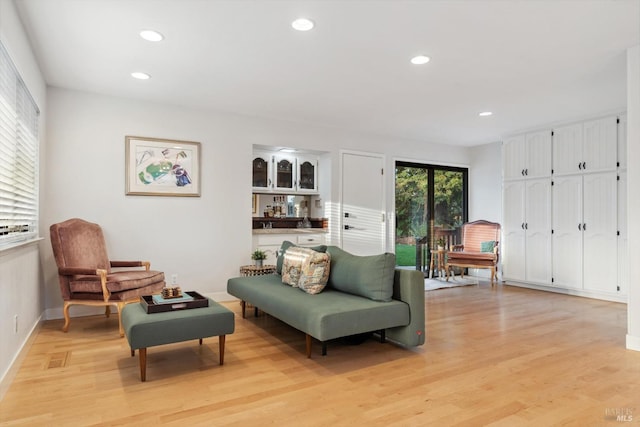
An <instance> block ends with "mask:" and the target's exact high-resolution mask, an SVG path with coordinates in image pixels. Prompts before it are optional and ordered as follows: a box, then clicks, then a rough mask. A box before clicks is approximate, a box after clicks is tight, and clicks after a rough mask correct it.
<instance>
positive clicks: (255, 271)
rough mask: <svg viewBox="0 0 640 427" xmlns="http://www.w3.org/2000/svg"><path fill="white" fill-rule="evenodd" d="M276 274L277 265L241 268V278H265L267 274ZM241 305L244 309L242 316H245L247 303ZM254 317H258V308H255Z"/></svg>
mask: <svg viewBox="0 0 640 427" xmlns="http://www.w3.org/2000/svg"><path fill="white" fill-rule="evenodd" d="M275 273H276V266H275V265H263V266H260V267H258V266H257V265H243V266H241V267H240V276H242V277H247V276H264V275H267V274H275ZM240 305H242V306H243V308H242V314H243V315H244V310H245V308H244V305H245V302H244V301H240ZM253 315H254V316H256V317H257V316H258V307H253Z"/></svg>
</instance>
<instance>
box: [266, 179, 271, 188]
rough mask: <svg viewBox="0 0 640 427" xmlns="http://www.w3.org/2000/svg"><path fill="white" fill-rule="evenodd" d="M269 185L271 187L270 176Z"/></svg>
mask: <svg viewBox="0 0 640 427" xmlns="http://www.w3.org/2000/svg"><path fill="white" fill-rule="evenodd" d="M267 187H271V178H269V185H267Z"/></svg>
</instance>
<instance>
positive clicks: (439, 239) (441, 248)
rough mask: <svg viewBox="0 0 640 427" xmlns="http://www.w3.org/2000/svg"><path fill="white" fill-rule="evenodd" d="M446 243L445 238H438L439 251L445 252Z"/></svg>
mask: <svg viewBox="0 0 640 427" xmlns="http://www.w3.org/2000/svg"><path fill="white" fill-rule="evenodd" d="M445 243H446V241H445V240H444V237H438V239H437V240H436V246H437V247H438V250H439V251H443V250H444V245H445Z"/></svg>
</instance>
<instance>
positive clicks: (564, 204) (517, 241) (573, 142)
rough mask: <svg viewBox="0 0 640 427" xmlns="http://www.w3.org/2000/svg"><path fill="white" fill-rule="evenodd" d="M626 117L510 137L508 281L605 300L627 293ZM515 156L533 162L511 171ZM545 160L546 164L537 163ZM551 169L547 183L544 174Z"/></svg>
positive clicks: (506, 204)
mask: <svg viewBox="0 0 640 427" xmlns="http://www.w3.org/2000/svg"><path fill="white" fill-rule="evenodd" d="M621 119H622V120H618V117H614V116H612V117H605V118H601V119H597V120H589V121H584V122H580V123H574V124H570V125H566V126H559V127H556V128H555V129H553V132H550V131H547V130H544V131H540V132H535V133H531V134H524V135H517V136H514V137H512V138H508V139H505V143H504V151H503V153H504V156H503V158H504V159H505V164H504V183H503V195H504V197H503V203H504V215H503V218H504V224H503V245H502V251H503V252H502V255H503V277H504V279H505V280H513V281H517V282H524V283H531V284H537V285H545V286H549V287H555V288H561V289H566V290H574V291H577V293H578V294H581V293H583V294H585V295H589V296H596V297H597V296H602V297H603V298H608V297H616V296H620V295H625V294H626V289H627V282H628V278H627V277H626V276H627V274H626V273H625V272H626V262H627V258H626V247H627V243H626V242H627V240H626V194H627V193H626V191H627V189H626V160H625V159H626V127H625V124H626V120H625V117H624V116H621ZM545 134H548V135H549V139H548V140H547V139H545V138H544V135H545ZM533 135H535V137H534V136H533ZM530 141H537V143H538V145H535V144H536V143H535V142H530ZM518 144H520V145H521V146H520V147H519V148H518V147H516V146H517V145H518ZM547 144H549V145H547ZM534 147H544V148H540V150H539V151H538V150H536V149H535V148H534ZM547 147H548V148H547ZM517 152H524V153H527V154H526V155H525V158H531V159H535V161H533V162H532V161H531V160H528V161H525V163H522V162H520V163H519V164H518V166H517V167H514V166H513V165H508V164H507V163H508V162H509V161H510V160H509V159H514V158H516V157H519V156H521V154H515V153H517ZM545 154H546V156H547V157H546V160H544V159H541V158H538V156H545ZM547 162H548V163H547ZM533 164H535V165H536V169H535V171H536V172H535V174H536V176H537V178H535V179H532V176H531V175H532V174H531V171H532V167H533V166H532V165H533ZM541 165H542V166H541ZM546 165H549V175H548V176H549V178H546V176H547V175H544V169H539V168H540V167H542V168H543V167H546ZM518 169H520V172H518ZM527 169H528V171H527ZM527 172H528V174H527Z"/></svg>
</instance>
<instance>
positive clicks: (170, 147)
mask: <svg viewBox="0 0 640 427" xmlns="http://www.w3.org/2000/svg"><path fill="white" fill-rule="evenodd" d="M125 187H126V188H125V192H126V195H128V196H178V197H200V143H199V142H193V141H179V140H174V139H161V138H148V137H140V136H125Z"/></svg>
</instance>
